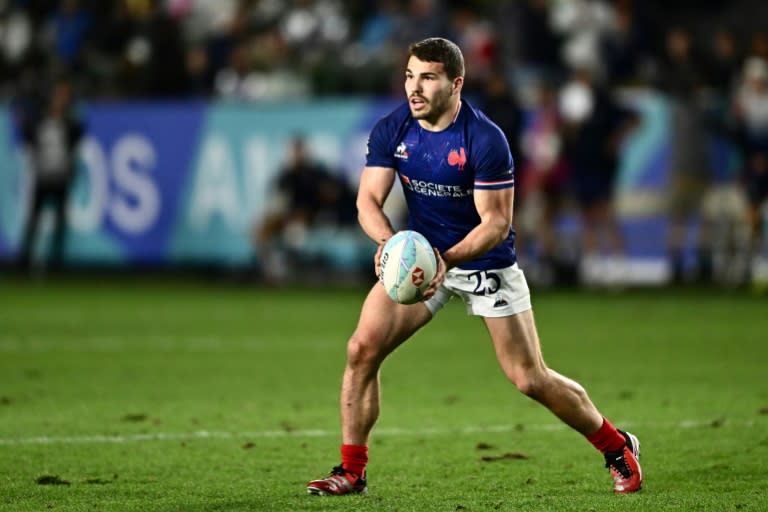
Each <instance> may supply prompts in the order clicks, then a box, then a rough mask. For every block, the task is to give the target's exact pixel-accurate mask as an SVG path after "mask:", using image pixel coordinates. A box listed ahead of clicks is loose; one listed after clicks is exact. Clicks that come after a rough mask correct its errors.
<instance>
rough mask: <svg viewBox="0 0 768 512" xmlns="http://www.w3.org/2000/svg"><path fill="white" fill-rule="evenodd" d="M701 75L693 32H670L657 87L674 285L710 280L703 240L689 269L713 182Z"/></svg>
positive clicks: (660, 66) (699, 242)
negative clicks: (661, 99)
mask: <svg viewBox="0 0 768 512" xmlns="http://www.w3.org/2000/svg"><path fill="white" fill-rule="evenodd" d="M703 69H704V68H703V65H702V63H701V62H700V60H699V59H698V58H697V55H696V54H695V53H694V48H693V41H692V36H691V33H690V31H689V30H688V29H687V28H684V27H677V26H676V27H672V28H670V29H669V30H668V31H667V33H666V36H665V53H664V54H663V55H662V57H661V61H660V63H659V71H658V79H657V86H658V88H659V89H660V91H661V92H662V93H663V94H664V96H665V98H666V100H667V102H668V105H669V112H670V113H669V116H670V120H669V123H670V128H669V129H670V142H669V149H670V155H669V166H668V171H667V172H668V180H669V187H668V190H667V210H668V221H669V227H668V235H667V250H668V254H669V260H670V264H671V267H672V279H673V281H675V282H681V281H687V280H699V279H708V278H709V276H710V275H711V261H710V260H709V252H708V251H707V249H706V248H705V247H704V245H703V244H704V240H702V239H701V238H698V239H697V240H696V241H695V242H694V247H693V251H694V255H693V256H694V258H695V263H696V265H690V260H689V258H688V257H687V254H688V249H689V248H688V235H689V229H690V224H691V221H696V220H699V219H700V218H701V213H702V212H701V207H702V203H701V201H702V197H703V196H704V193H705V191H706V190H707V189H708V188H709V186H710V185H711V176H712V170H711V165H710V159H709V143H710V139H709V137H710V133H709V127H708V124H707V119H706V112H705V111H704V109H703V108H702V106H703V105H702V101H703V99H704V98H705V96H704V95H703V94H702V93H703V91H704V87H703V86H704V84H705V82H704V77H703V71H702V70H703ZM699 234H701V231H699Z"/></svg>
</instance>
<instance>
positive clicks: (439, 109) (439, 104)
mask: <svg viewBox="0 0 768 512" xmlns="http://www.w3.org/2000/svg"><path fill="white" fill-rule="evenodd" d="M454 92H456V87H455V84H454V82H452V81H451V80H450V79H448V76H447V75H446V74H445V69H444V68H443V64H441V63H438V62H424V61H422V60H419V59H417V58H416V57H411V58H410V59H409V60H408V66H407V68H406V70H405V94H406V95H407V96H408V104H409V105H410V107H411V114H412V115H413V117H414V119H423V120H425V121H427V122H429V123H431V124H435V123H436V122H437V121H438V120H439V119H440V118H441V117H442V116H443V115H444V114H446V113H447V112H450V115H453V108H454V106H455V103H454V102H453V100H454V96H453V94H454Z"/></svg>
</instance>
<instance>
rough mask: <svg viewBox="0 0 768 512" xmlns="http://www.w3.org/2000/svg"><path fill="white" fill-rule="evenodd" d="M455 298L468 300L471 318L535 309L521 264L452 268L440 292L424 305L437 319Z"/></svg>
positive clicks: (465, 304)
mask: <svg viewBox="0 0 768 512" xmlns="http://www.w3.org/2000/svg"><path fill="white" fill-rule="evenodd" d="M453 296H457V297H460V298H461V300H462V301H464V306H465V307H466V308H467V314H469V315H475V316H483V317H501V316H511V315H516V314H517V313H522V312H523V311H526V310H528V309H531V292H530V290H529V289H528V283H527V282H526V280H525V275H524V274H523V271H522V270H521V269H520V268H519V267H518V266H517V263H515V264H514V265H512V266H511V267H507V268H502V269H496V270H463V269H460V268H452V269H451V270H449V271H448V272H447V273H446V275H445V281H443V284H442V285H441V286H440V288H438V289H437V293H435V295H434V296H433V297H432V298H431V299H429V300H427V301H425V302H424V304H425V305H426V306H427V309H429V311H430V312H431V313H432V316H435V314H437V312H438V311H440V310H441V309H442V308H443V306H445V305H446V304H447V303H448V301H449V300H451V298H452V297H453Z"/></svg>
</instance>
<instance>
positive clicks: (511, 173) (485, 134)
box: [474, 124, 515, 190]
mask: <svg viewBox="0 0 768 512" xmlns="http://www.w3.org/2000/svg"><path fill="white" fill-rule="evenodd" d="M474 142H475V144H474V145H475V155H474V161H475V162H476V165H475V183H474V188H475V189H476V190H498V189H503V188H510V187H514V186H515V169H514V163H513V161H512V153H511V152H510V150H509V143H508V142H507V138H506V137H505V136H504V133H503V132H502V131H501V129H499V128H498V127H497V126H495V125H493V124H491V125H487V126H486V129H485V130H483V131H482V132H481V133H480V134H479V135H478V137H477V139H476V140H475V141H474Z"/></svg>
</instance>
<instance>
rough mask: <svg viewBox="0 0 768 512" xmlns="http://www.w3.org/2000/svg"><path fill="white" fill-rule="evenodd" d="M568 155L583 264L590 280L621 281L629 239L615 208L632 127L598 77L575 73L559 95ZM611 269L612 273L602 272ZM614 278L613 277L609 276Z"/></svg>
mask: <svg viewBox="0 0 768 512" xmlns="http://www.w3.org/2000/svg"><path fill="white" fill-rule="evenodd" d="M559 104H560V113H561V116H562V120H563V130H562V134H563V142H564V151H565V154H566V155H567V159H568V164H569V166H570V169H571V171H570V177H571V185H572V187H573V192H574V195H575V199H576V202H577V204H578V208H579V212H580V220H581V234H582V236H581V263H582V275H583V278H584V279H585V280H586V281H593V280H594V279H596V278H599V279H602V280H606V281H610V280H617V281H618V280H620V279H621V276H619V275H615V276H614V275H613V274H614V273H615V274H618V273H620V270H621V269H620V265H621V263H622V262H623V258H624V249H625V247H624V240H623V236H622V233H621V230H620V229H619V225H618V221H617V219H616V216H615V212H614V209H613V193H614V184H615V180H616V174H617V170H618V154H619V147H620V144H621V141H622V139H623V137H624V135H625V134H626V130H627V128H628V127H629V126H630V124H629V123H628V120H630V119H631V117H630V116H629V114H628V113H627V112H624V111H623V110H622V109H620V108H619V107H618V105H617V104H616V103H615V102H614V100H613V98H612V97H611V95H610V93H609V91H606V90H605V89H603V88H602V87H600V86H598V84H597V83H595V79H594V77H593V73H592V72H591V71H589V70H587V69H586V68H582V69H576V70H574V72H573V75H572V78H571V80H570V81H569V82H567V83H566V84H565V85H564V87H563V88H562V89H561V91H560V97H559ZM606 265H609V266H610V268H611V270H612V271H614V270H615V272H609V271H608V270H605V269H601V267H605V266H606ZM609 274H611V275H609Z"/></svg>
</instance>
